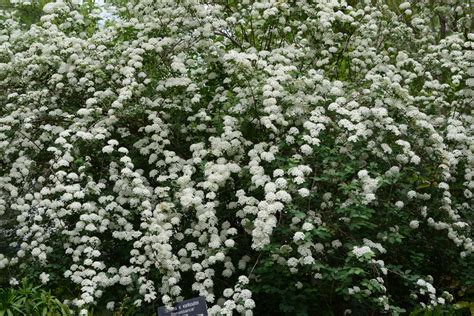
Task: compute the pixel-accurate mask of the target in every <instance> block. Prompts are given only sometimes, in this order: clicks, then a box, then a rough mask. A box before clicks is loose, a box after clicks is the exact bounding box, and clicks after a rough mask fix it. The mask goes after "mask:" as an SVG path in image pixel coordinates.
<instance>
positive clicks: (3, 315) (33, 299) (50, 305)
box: [0, 279, 71, 316]
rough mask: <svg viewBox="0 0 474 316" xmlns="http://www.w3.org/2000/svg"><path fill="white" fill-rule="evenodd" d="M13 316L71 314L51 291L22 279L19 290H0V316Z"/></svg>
mask: <svg viewBox="0 0 474 316" xmlns="http://www.w3.org/2000/svg"><path fill="white" fill-rule="evenodd" d="M13 315H41V316H53V315H54V316H56V315H61V316H65V315H71V312H70V310H69V308H68V307H67V306H66V305H65V304H63V303H62V302H61V301H60V300H59V299H58V298H56V297H55V296H54V295H52V294H51V291H46V290H44V289H41V288H40V287H39V286H33V285H32V284H30V283H29V282H28V281H27V280H26V279H24V280H23V281H22V282H21V285H20V287H19V288H0V316H13Z"/></svg>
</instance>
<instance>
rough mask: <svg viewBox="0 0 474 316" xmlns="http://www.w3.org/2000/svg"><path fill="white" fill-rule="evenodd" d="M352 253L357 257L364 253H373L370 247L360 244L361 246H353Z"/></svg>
mask: <svg viewBox="0 0 474 316" xmlns="http://www.w3.org/2000/svg"><path fill="white" fill-rule="evenodd" d="M352 253H353V254H355V255H356V256H357V258H360V257H362V256H363V255H365V254H372V255H373V254H374V252H373V251H372V249H370V247H368V246H362V247H357V246H354V248H353V249H352Z"/></svg>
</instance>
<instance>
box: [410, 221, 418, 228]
mask: <svg viewBox="0 0 474 316" xmlns="http://www.w3.org/2000/svg"><path fill="white" fill-rule="evenodd" d="M419 226H420V222H419V221H417V220H412V221H411V222H410V228H411V229H417V228H418V227H419Z"/></svg>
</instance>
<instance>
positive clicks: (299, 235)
mask: <svg viewBox="0 0 474 316" xmlns="http://www.w3.org/2000/svg"><path fill="white" fill-rule="evenodd" d="M304 237H305V236H304V233H303V232H296V233H295V235H294V236H293V241H294V242H298V241H300V240H304Z"/></svg>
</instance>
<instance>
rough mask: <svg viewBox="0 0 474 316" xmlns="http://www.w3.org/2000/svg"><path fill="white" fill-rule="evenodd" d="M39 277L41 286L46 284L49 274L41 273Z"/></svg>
mask: <svg viewBox="0 0 474 316" xmlns="http://www.w3.org/2000/svg"><path fill="white" fill-rule="evenodd" d="M39 277H40V280H41V283H43V284H46V283H48V281H49V274H47V273H44V272H42V273H41V274H40V276H39Z"/></svg>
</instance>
